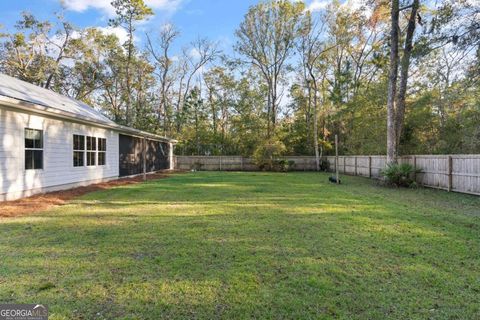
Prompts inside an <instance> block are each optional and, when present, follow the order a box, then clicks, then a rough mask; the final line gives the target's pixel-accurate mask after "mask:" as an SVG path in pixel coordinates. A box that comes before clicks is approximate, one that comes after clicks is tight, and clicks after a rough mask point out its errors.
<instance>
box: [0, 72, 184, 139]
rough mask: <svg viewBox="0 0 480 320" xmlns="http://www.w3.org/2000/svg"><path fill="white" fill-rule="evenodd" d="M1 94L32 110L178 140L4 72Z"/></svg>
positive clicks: (119, 129) (135, 133)
mask: <svg viewBox="0 0 480 320" xmlns="http://www.w3.org/2000/svg"><path fill="white" fill-rule="evenodd" d="M0 96H4V97H7V98H11V99H15V100H17V101H21V102H25V103H27V105H28V106H29V108H32V111H36V109H35V108H37V109H38V107H36V106H40V107H41V108H44V109H46V110H45V111H47V112H48V113H54V114H60V113H61V114H63V115H64V116H66V117H68V118H71V119H72V120H77V121H78V120H82V121H86V122H93V123H97V124H100V125H102V126H107V127H110V128H113V129H116V130H118V131H121V132H126V133H130V134H133V135H141V136H146V137H149V138H153V139H159V140H164V141H170V142H174V143H175V142H176V140H172V139H168V138H166V137H161V136H159V135H155V134H152V133H149V132H144V131H140V130H137V129H133V128H129V127H125V126H122V125H119V124H117V123H115V122H113V121H112V120H110V119H108V118H107V117H105V116H104V115H103V114H101V113H100V112H99V111H97V110H95V109H94V108H92V107H90V106H89V105H87V104H85V103H83V102H81V101H78V100H75V99H73V98H69V97H67V96H63V95H61V94H58V93H55V92H53V91H51V90H48V89H44V88H41V87H38V86H36V85H33V84H31V83H28V82H25V81H22V80H18V79H16V78H13V77H10V76H7V75H5V74H2V73H0Z"/></svg>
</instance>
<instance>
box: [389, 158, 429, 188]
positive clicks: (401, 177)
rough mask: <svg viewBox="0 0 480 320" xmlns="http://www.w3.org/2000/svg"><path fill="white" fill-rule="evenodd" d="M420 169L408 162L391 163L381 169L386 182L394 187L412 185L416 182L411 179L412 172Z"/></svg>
mask: <svg viewBox="0 0 480 320" xmlns="http://www.w3.org/2000/svg"><path fill="white" fill-rule="evenodd" d="M418 172H420V170H415V168H414V167H413V166H412V165H411V164H409V163H402V164H391V165H388V166H387V167H386V168H385V169H383V170H382V175H383V177H384V178H385V180H386V182H387V183H388V184H390V185H393V186H396V187H414V186H416V182H415V181H414V180H413V178H412V177H413V174H414V173H418Z"/></svg>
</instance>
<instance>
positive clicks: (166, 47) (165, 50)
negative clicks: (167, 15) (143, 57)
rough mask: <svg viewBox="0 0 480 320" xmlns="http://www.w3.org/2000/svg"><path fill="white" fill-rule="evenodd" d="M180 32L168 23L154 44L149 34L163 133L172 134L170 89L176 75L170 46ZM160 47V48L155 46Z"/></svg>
mask: <svg viewBox="0 0 480 320" xmlns="http://www.w3.org/2000/svg"><path fill="white" fill-rule="evenodd" d="M179 34H180V32H179V31H178V30H177V29H176V28H175V27H174V26H173V25H172V24H166V25H164V26H162V27H161V29H160V31H159V34H158V38H157V41H156V43H155V44H153V42H152V40H151V39H150V36H149V35H148V34H147V49H148V51H149V52H150V54H151V56H152V57H153V59H154V61H155V67H156V74H157V77H158V81H159V86H160V90H159V108H158V111H157V114H158V122H159V124H160V121H161V120H162V119H161V118H163V134H164V135H166V136H167V135H168V136H171V134H172V132H171V122H172V121H171V113H172V110H171V100H172V98H173V97H171V96H169V91H170V89H172V87H173V84H174V81H175V79H174V76H173V75H171V73H172V67H173V60H172V58H171V56H170V48H171V46H172V43H173V41H174V40H175V39H176V38H177V37H178V36H179ZM155 46H156V47H158V49H156V48H155Z"/></svg>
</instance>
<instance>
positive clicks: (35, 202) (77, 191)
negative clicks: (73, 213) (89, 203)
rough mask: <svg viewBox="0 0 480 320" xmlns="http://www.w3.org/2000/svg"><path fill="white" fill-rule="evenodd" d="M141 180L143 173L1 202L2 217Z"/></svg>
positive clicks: (159, 175)
mask: <svg viewBox="0 0 480 320" xmlns="http://www.w3.org/2000/svg"><path fill="white" fill-rule="evenodd" d="M168 176H169V174H168V173H166V172H158V173H152V174H148V175H147V180H157V179H163V178H166V177H168ZM141 182H143V176H142V175H140V176H136V177H133V178H122V179H118V180H112V181H109V182H102V183H97V184H92V185H89V186H85V187H78V188H74V189H69V190H63V191H55V192H49V193H43V194H38V195H34V196H31V197H28V198H22V199H19V200H14V201H4V202H0V218H6V217H18V216H23V215H28V214H32V213H36V212H40V211H44V210H47V209H49V208H51V207H54V206H60V205H63V204H65V203H67V202H68V201H69V200H72V199H74V198H77V197H79V196H82V195H84V194H87V193H90V192H94V191H99V190H105V189H110V188H113V187H118V186H125V185H129V184H136V183H141Z"/></svg>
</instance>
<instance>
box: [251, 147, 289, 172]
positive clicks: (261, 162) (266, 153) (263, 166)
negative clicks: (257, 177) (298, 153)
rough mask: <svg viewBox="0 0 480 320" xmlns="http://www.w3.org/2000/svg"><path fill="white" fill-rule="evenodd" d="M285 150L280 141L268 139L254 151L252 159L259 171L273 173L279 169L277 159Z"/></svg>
mask: <svg viewBox="0 0 480 320" xmlns="http://www.w3.org/2000/svg"><path fill="white" fill-rule="evenodd" d="M285 150H286V148H285V145H284V144H283V143H282V142H281V141H279V140H276V139H269V140H266V141H265V142H263V143H261V144H260V145H259V146H258V147H257V148H256V149H255V152H254V153H253V159H254V161H255V164H256V165H257V166H258V167H259V168H260V170H266V171H273V170H275V169H278V168H279V166H280V164H279V163H278V161H279V160H278V158H280V157H281V156H282V154H283V153H284V152H285Z"/></svg>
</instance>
